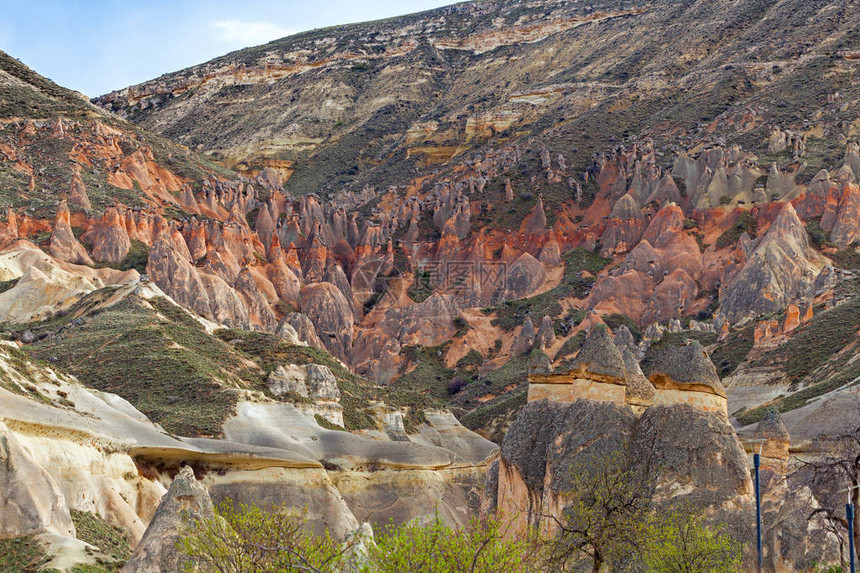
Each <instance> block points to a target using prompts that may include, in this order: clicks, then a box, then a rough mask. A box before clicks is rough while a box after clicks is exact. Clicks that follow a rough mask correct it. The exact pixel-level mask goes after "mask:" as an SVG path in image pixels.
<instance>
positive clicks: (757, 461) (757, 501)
mask: <svg viewBox="0 0 860 573" xmlns="http://www.w3.org/2000/svg"><path fill="white" fill-rule="evenodd" d="M753 465H754V466H755V535H756V547H757V548H758V573H761V571H762V569H761V561H762V560H761V487H760V485H759V471H758V470H759V467H761V456H760V455H759V454H753ZM851 573H854V571H852V572H851Z"/></svg>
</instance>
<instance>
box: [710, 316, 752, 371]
mask: <svg viewBox="0 0 860 573" xmlns="http://www.w3.org/2000/svg"><path fill="white" fill-rule="evenodd" d="M754 343H755V326H748V327H746V328H742V329H740V330H733V331H732V332H730V333H729V335H728V336H727V337H726V338H724V339H723V340H721V341H720V342H719V343H718V344H717V345H716V346H715V347H714V350H713V351H712V352H711V360H712V361H713V363H714V366H716V367H717V372H718V373H719V374H720V377H721V378H724V377H726V376H728V375H729V374H731V373H732V372H734V371H735V369H736V368H737V367H738V365H739V364H740V363H741V362H743V361H744V360H745V359H746V357H747V355H748V354H749V353H750V350H752V347H753V344H754Z"/></svg>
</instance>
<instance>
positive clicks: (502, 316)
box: [492, 247, 611, 331]
mask: <svg viewBox="0 0 860 573" xmlns="http://www.w3.org/2000/svg"><path fill="white" fill-rule="evenodd" d="M562 259H563V260H564V276H563V277H562V279H561V282H560V283H559V285H558V286H557V287H555V288H553V289H550V290H548V291H547V292H545V293H542V294H539V295H536V296H533V297H530V298H523V299H519V300H511V301H507V302H505V303H504V304H502V305H499V306H498V307H497V309H496V318H495V319H493V322H492V324H493V326H498V327H500V328H502V329H503V330H507V331H511V330H513V329H515V328H516V327H517V326H519V325H521V324H522V323H523V321H524V320H525V318H526V315H527V314H530V315H531V317H532V321H533V322H534V323H535V325H536V326H537V325H539V324H540V322H541V320H542V319H543V317H544V316H549V317H550V318H552V317H554V316H558V315H559V314H561V311H562V308H561V305H560V304H559V301H560V300H562V299H564V298H568V297H575V298H584V297H585V296H586V295H587V294H588V291H589V290H591V286H592V285H593V284H594V280H595V279H594V277H593V276H588V277H584V276H582V272H583V271H586V272H588V273H590V274H591V275H596V274H597V273H599V272H600V271H601V270H603V269H604V268H605V267H606V265H608V264H609V263H610V262H611V260H610V259H604V258H603V257H600V256H598V255H595V254H594V253H590V252H588V251H586V250H585V249H583V248H582V247H577V248H576V249H573V250H572V251H568V252H566V253H565V254H564V255H562Z"/></svg>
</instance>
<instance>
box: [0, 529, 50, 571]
mask: <svg viewBox="0 0 860 573" xmlns="http://www.w3.org/2000/svg"><path fill="white" fill-rule="evenodd" d="M47 562H48V556H47V554H46V552H45V548H44V547H42V545H41V544H40V543H39V541H38V540H37V539H36V538H35V537H34V536H32V535H25V536H23V537H8V538H5V539H0V573H37V572H38V571H42V570H43V568H44V566H45V564H46V563H47Z"/></svg>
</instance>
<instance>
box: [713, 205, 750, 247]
mask: <svg viewBox="0 0 860 573" xmlns="http://www.w3.org/2000/svg"><path fill="white" fill-rule="evenodd" d="M744 233H746V234H748V235H749V236H750V237H752V238H755V236H756V222H755V217H753V216H752V214H751V213H750V212H749V211H744V212H743V213H741V215H740V217H738V220H737V221H736V222H735V224H734V225H732V226H731V227H729V228H728V229H726V230H725V231H724V232H723V234H722V235H720V236H719V237H718V238H717V242H716V243H715V245H716V247H717V249H725V248H726V247H730V246H732V245H734V244H735V243H736V242H737V241H738V239H739V238H740V237H741V235H742V234H744Z"/></svg>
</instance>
